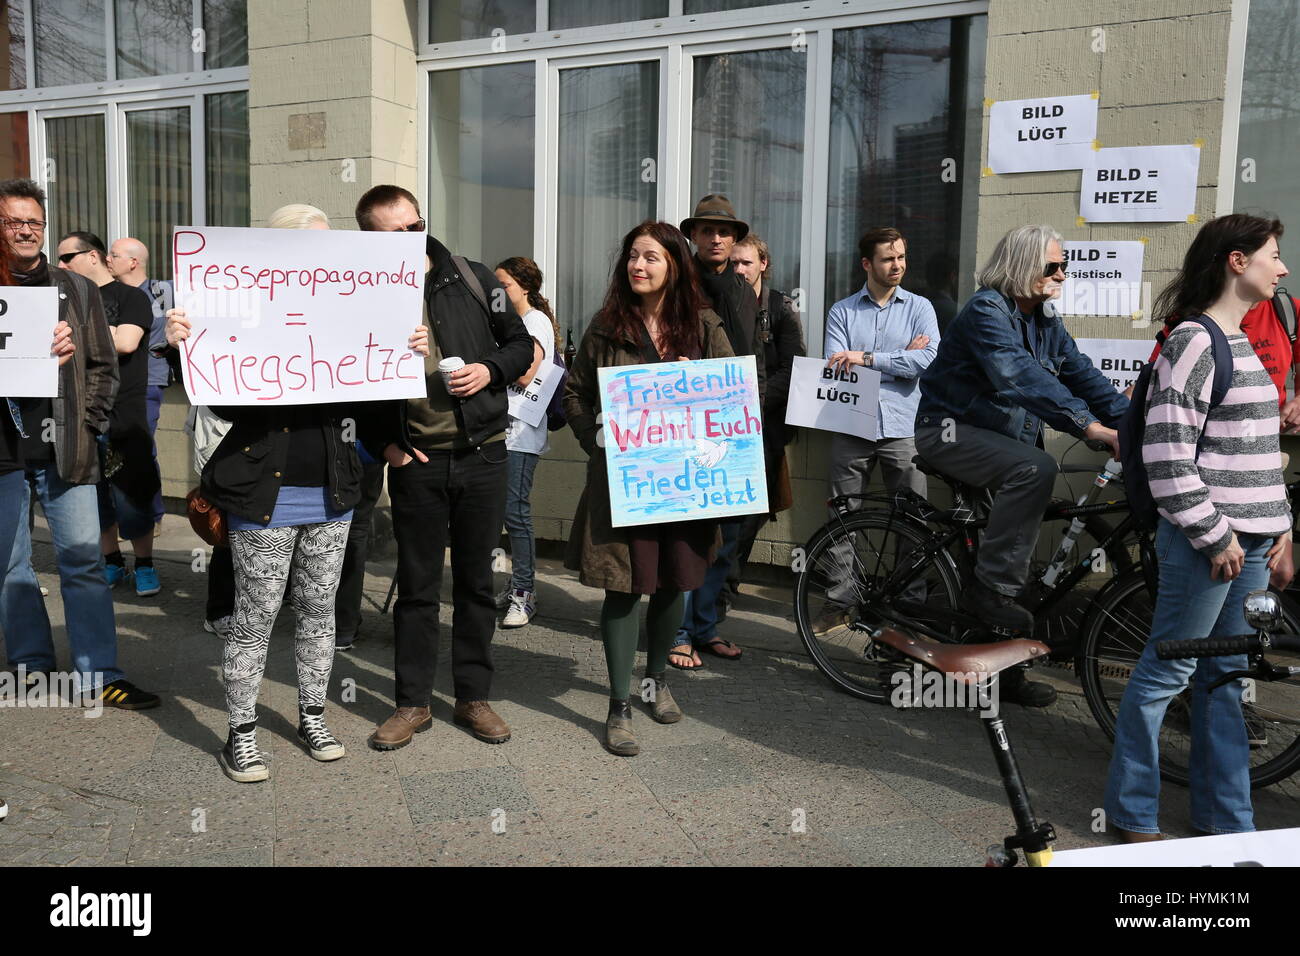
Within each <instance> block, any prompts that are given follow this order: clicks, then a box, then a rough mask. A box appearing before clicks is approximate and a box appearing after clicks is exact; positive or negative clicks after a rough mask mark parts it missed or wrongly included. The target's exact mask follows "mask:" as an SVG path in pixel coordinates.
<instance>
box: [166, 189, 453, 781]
mask: <svg viewBox="0 0 1300 956" xmlns="http://www.w3.org/2000/svg"><path fill="white" fill-rule="evenodd" d="M271 225H272V226H279V227H282V228H298V229H328V228H329V221H328V219H326V217H325V214H324V213H323V212H321V211H320V210H319V209H315V208H313V207H311V206H286V207H284V208H282V209H279V210H277V211H276V212H275V213H273V214H272V217H271ZM167 320H168V321H167V341H168V343H169V344H170V345H172V346H173V347H175V346H177V345H178V343H179V342H181V341H182V340H183V339H185V338H187V337H188V336H189V332H190V324H189V322H188V320H187V319H186V318H185V313H184V311H183V310H180V309H173V310H172V311H170V312H168V313H167ZM427 336H428V330H427V329H425V328H424V327H423V326H421V327H420V328H418V329H417V330H416V332H415V333H414V334H413V335H412V336H411V338H410V341H409V342H408V347H410V348H411V349H412V350H414V351H416V352H420V353H421V354H427V352H428V345H427V341H428V338H427ZM211 410H212V411H213V412H214V413H215V414H217V415H219V416H220V417H222V418H225V419H227V420H228V421H230V422H232V427H231V429H230V431H229V433H227V435H226V437H225V438H224V439H223V440H222V442H221V444H220V445H219V446H218V447H217V450H216V451H215V452H213V454H212V457H211V458H210V459H209V461H208V464H207V466H206V467H205V468H204V469H203V475H202V477H201V487H202V489H203V493H204V496H205V497H207V499H208V500H209V501H211V502H212V503H213V504H214V505H217V506H218V507H220V508H221V509H222V510H223V511H224V512H225V513H226V522H227V528H228V530H229V534H230V550H231V555H232V557H233V559H234V571H235V594H236V596H235V615H234V622H233V625H232V626H231V629H230V631H229V633H228V635H227V636H226V648H225V654H224V656H223V659H222V669H221V670H222V679H223V681H224V683H225V686H226V706H227V709H228V710H229V713H230V733H229V736H228V737H227V740H226V745H225V747H224V748H223V749H222V751H221V753H220V755H219V757H218V759H219V761H220V763H221V769H222V770H224V771H225V773H226V776H228V777H230V779H232V780H235V781H238V782H239V783H254V782H256V781H259V780H265V779H267V777H269V776H270V770H269V768H268V767H267V765H266V761H265V760H264V759H263V757H262V755H261V753H260V752H259V751H258V749H257V742H256V737H255V735H256V732H257V711H256V706H257V694H258V690H259V688H260V687H261V683H262V674H263V672H264V671H265V670H266V654H267V647H268V645H269V643H270V636H271V628H272V626H273V625H274V624H275V618H276V614H277V613H278V611H279V609H280V603H281V601H282V600H283V598H284V595H285V592H286V588H287V590H288V595H289V602H290V605H291V606H292V607H293V610H294V615H295V618H296V628H295V634H294V652H295V657H296V659H297V665H298V739H299V740H300V741H301V742H302V743H303V745H304V746H306V748H307V752H308V753H309V754H310V755H311V756H312V757H313V758H315V759H316V760H338V759H339V758H340V757H342V756H343V755H344V749H343V745H342V744H341V743H339V741H338V740H337V739H336V738H335V737H334V735H333V734H331V733H330V732H329V730H328V729H327V728H326V726H325V720H324V712H325V696H326V691H327V690H328V687H329V678H330V669H331V667H332V666H333V663H334V595H335V592H336V591H337V590H338V583H339V574H340V572H341V571H342V568H343V552H344V548H345V547H346V545H347V540H348V527H349V524H350V523H351V520H352V508H353V507H354V506H355V505H356V503H357V502H358V501H359V500H360V497H361V462H360V460H359V459H358V458H357V451H356V444H355V439H356V434H355V432H356V426H355V423H354V420H353V419H352V418H351V417H350V416H351V415H352V414H353V412H351V411H350V410H349V408H348V407H345V406H341V405H296V406H254V407H248V406H241V407H213V408H212V409H211Z"/></svg>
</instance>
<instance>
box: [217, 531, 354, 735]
mask: <svg viewBox="0 0 1300 956" xmlns="http://www.w3.org/2000/svg"><path fill="white" fill-rule="evenodd" d="M349 524H350V522H348V521H326V522H322V523H320V524H307V525H296V526H293V527H289V528H254V529H249V530H244V531H232V532H231V533H230V551H231V555H232V556H233V558H234V564H235V594H236V596H235V622H234V627H233V628H232V629H231V631H230V636H229V637H227V638H226V652H225V656H224V658H223V660H222V668H221V671H222V679H223V680H224V681H225V684H226V708H227V709H228V710H229V711H230V726H231V727H239V726H240V725H242V724H247V723H250V722H252V721H254V720H256V719H257V711H256V708H257V691H258V688H260V687H261V685H262V674H263V672H264V671H265V670H266V651H267V647H268V646H269V645H270V642H271V628H272V626H273V625H274V624H275V616H276V614H277V613H278V612H279V610H280V602H281V600H282V599H283V597H284V592H285V585H286V584H287V585H288V586H289V603H290V605H291V606H292V607H293V610H294V614H295V615H296V617H297V627H296V631H295V635H294V651H295V655H296V657H297V659H298V705H299V707H300V708H302V707H310V706H313V705H317V706H324V704H325V692H326V690H327V689H328V687H329V681H330V668H331V666H333V664H334V593H335V591H337V590H338V586H339V572H340V571H341V570H342V568H343V551H344V548H345V547H346V545H347V543H348V525H349Z"/></svg>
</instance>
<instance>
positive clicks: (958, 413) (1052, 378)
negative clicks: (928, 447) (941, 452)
mask: <svg viewBox="0 0 1300 956" xmlns="http://www.w3.org/2000/svg"><path fill="white" fill-rule="evenodd" d="M1127 408H1128V399H1127V398H1125V397H1124V396H1123V395H1121V394H1120V393H1119V392H1117V391H1115V386H1113V385H1112V384H1111V383H1110V381H1109V380H1108V379H1107V378H1106V377H1105V376H1104V375H1102V374H1101V372H1099V371H1098V370H1097V369H1096V368H1095V367H1094V366H1093V364H1092V361H1091V360H1090V359H1089V358H1088V357H1087V356H1086V355H1084V354H1082V353H1081V352H1080V351H1079V348H1078V346H1077V345H1075V344H1074V338H1073V337H1072V336H1071V335H1070V333H1069V332H1067V331H1066V329H1065V325H1064V323H1062V321H1061V318H1060V316H1059V315H1057V313H1056V310H1055V309H1054V308H1051V307H1048V308H1044V307H1043V306H1041V305H1040V306H1039V307H1038V308H1037V309H1035V310H1034V314H1033V316H1032V317H1031V319H1030V321H1028V322H1026V321H1025V319H1024V317H1023V316H1022V315H1021V313H1020V311H1019V310H1018V309H1017V308H1016V302H1015V299H1013V298H1011V297H1010V296H1006V295H1003V294H1002V293H1000V292H998V291H997V290H995V289H989V288H983V289H980V290H979V291H978V292H976V293H975V294H974V295H973V296H971V298H970V300H969V301H968V302H967V303H966V305H965V306H964V307H963V308H962V310H961V311H960V312H959V313H957V317H956V318H955V319H953V321H952V324H951V325H950V326H949V327H948V332H947V334H946V335H945V336H944V337H943V341H942V342H940V343H939V354H938V355H936V356H935V359H934V361H933V362H932V363H931V364H930V367H929V368H927V369H926V370H925V371H924V372H923V373H922V374H921V404H920V405H919V407H918V408H917V413H916V424H917V427H918V428H920V427H932V428H934V427H941V426H942V424H943V420H944V419H945V418H952V419H955V420H956V421H959V422H961V423H963V424H966V425H973V426H975V427H976V428H987V429H989V430H990V431H995V432H999V433H1001V434H1003V435H1006V436H1008V437H1010V438H1016V439H1019V440H1020V441H1023V442H1025V443H1026V444H1030V445H1033V444H1037V443H1038V439H1039V434H1040V433H1041V431H1042V427H1043V424H1044V423H1046V424H1048V425H1051V426H1052V427H1053V428H1055V429H1057V430H1058V431H1063V432H1068V433H1069V434H1071V435H1076V436H1081V435H1082V434H1083V431H1084V429H1086V428H1087V427H1088V426H1089V425H1091V424H1092V423H1093V422H1094V421H1100V422H1101V423H1102V424H1103V425H1106V426H1108V427H1111V428H1113V427H1115V426H1116V425H1117V424H1118V423H1119V419H1120V416H1121V415H1123V414H1124V411H1125V409H1127Z"/></svg>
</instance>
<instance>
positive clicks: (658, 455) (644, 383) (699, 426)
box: [597, 355, 767, 528]
mask: <svg viewBox="0 0 1300 956" xmlns="http://www.w3.org/2000/svg"><path fill="white" fill-rule="evenodd" d="M597 378H598V380H599V383H600V395H601V409H602V413H603V415H604V418H603V420H602V421H603V426H604V449H605V464H606V474H607V475H608V478H609V504H610V517H611V519H612V520H613V525H614V527H615V528H622V527H627V526H629V525H642V524H662V523H664V522H667V521H694V520H698V519H701V518H739V517H740V516H742V515H748V514H765V513H766V512H767V471H766V468H765V465H764V460H763V422H762V414H761V406H760V404H759V400H758V376H757V373H756V371H755V365H754V356H752V355H746V356H742V357H739V358H717V359H701V360H700V361H696V362H661V363H658V364H655V365H630V366H615V367H611V368H602V369H599V370H597Z"/></svg>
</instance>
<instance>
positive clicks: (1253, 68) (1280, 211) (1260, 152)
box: [1234, 0, 1300, 293]
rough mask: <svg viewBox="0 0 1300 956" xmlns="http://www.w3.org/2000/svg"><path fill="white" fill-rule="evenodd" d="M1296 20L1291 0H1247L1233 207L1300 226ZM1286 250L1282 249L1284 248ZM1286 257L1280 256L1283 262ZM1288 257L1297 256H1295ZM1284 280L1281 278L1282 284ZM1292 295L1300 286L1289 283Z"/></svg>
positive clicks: (1299, 42) (1299, 32) (1299, 39)
mask: <svg viewBox="0 0 1300 956" xmlns="http://www.w3.org/2000/svg"><path fill="white" fill-rule="evenodd" d="M1297 57H1300V20H1298V19H1297V18H1296V15H1295V2H1294V0H1252V2H1251V5H1250V25H1249V27H1248V29H1247V32H1246V63H1247V66H1246V71H1245V76H1244V78H1243V81H1242V86H1241V131H1240V138H1239V139H1238V141H1237V186H1236V199H1235V203H1234V205H1235V207H1236V209H1237V210H1238V211H1239V212H1250V213H1257V214H1258V213H1269V214H1270V215H1276V216H1277V217H1278V218H1280V219H1281V220H1282V222H1283V223H1285V224H1286V225H1287V226H1288V227H1290V229H1288V233H1287V235H1286V237H1285V240H1284V241H1285V242H1286V244H1287V245H1289V246H1290V247H1291V248H1292V249H1294V247H1295V245H1294V240H1293V239H1292V237H1291V235H1290V232H1291V230H1294V229H1296V227H1297V225H1300V162H1297V160H1296V157H1297V156H1300V74H1297V73H1296V68H1295V63H1296V59H1297ZM1283 251H1284V252H1285V246H1284V250H1283ZM1287 258H1288V257H1285V256H1284V261H1286V259H1287ZM1289 258H1292V259H1294V258H1296V256H1295V255H1294V253H1292V255H1291V256H1290V257H1289ZM1285 281H1286V280H1284V282H1285ZM1289 284H1290V285H1291V287H1292V289H1291V291H1292V292H1293V293H1294V292H1295V291H1296V287H1297V286H1300V283H1297V282H1296V281H1294V280H1291V281H1290V283H1289Z"/></svg>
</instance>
